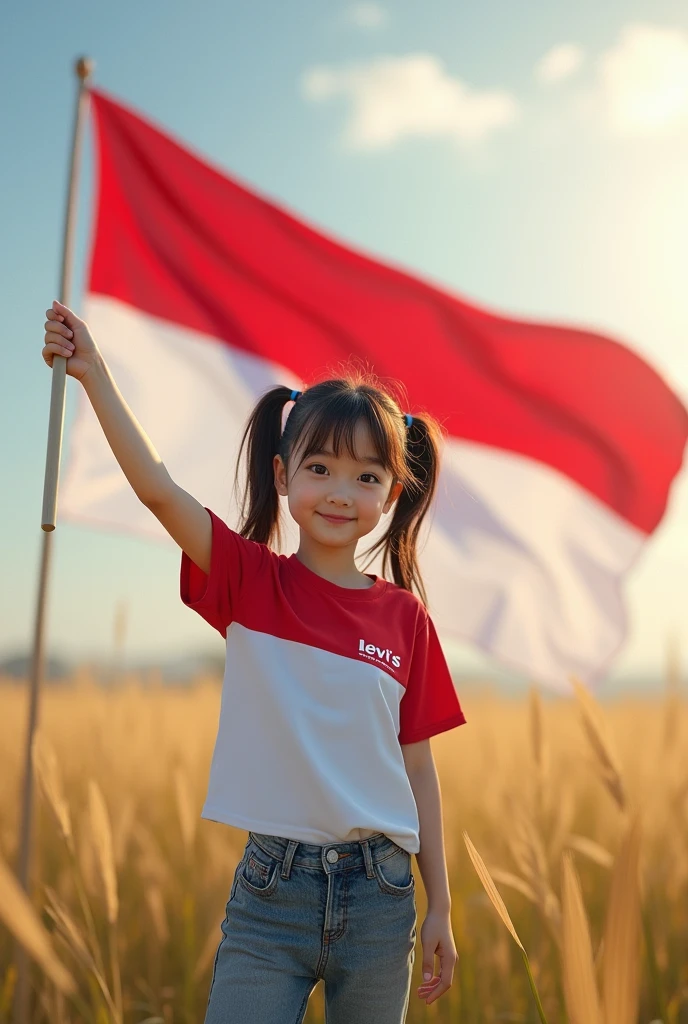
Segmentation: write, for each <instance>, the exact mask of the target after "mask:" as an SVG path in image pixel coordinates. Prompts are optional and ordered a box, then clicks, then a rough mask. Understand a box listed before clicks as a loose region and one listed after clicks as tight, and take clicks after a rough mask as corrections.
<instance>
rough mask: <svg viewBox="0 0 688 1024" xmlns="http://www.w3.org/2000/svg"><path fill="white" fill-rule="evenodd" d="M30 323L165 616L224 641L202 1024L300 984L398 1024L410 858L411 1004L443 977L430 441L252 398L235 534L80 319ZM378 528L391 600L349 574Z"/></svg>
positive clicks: (354, 416)
mask: <svg viewBox="0 0 688 1024" xmlns="http://www.w3.org/2000/svg"><path fill="white" fill-rule="evenodd" d="M47 318H48V319H47V322H46V324H45V330H46V334H45V347H44V348H43V358H44V359H45V361H46V363H47V364H48V366H52V361H53V357H54V355H55V353H57V354H58V355H64V356H66V357H67V373H68V374H69V375H70V376H72V377H75V378H77V379H78V380H79V381H81V383H82V385H83V387H84V388H85V390H86V393H87V395H88V397H89V400H90V402H91V404H92V405H93V408H94V410H95V413H96V415H97V417H98V419H99V421H100V424H101V426H102V428H103V431H104V433H105V436H106V438H107V441H108V443H109V444H110V447H111V448H112V451H113V452H114V455H115V457H116V458H117V460H118V462H119V464H120V466H121V467H122V470H123V472H124V474H125V476H126V477H127V479H128V480H129V483H130V484H131V486H132V487H133V489H134V491H135V492H136V494H137V496H138V497H139V499H140V500H141V501H142V502H143V503H144V504H145V505H146V506H147V507H148V508H149V509H150V510H151V512H152V513H153V514H154V515H155V516H156V517H157V518H158V519H159V520H160V522H161V523H162V525H163V526H164V527H165V529H166V530H167V531H168V533H169V534H170V536H171V537H173V538H174V540H175V541H176V542H177V543H178V544H179V546H180V548H181V549H182V554H181V573H180V589H181V599H182V601H184V603H185V604H186V605H188V607H189V608H193V609H194V611H196V612H198V613H199V614H200V615H202V616H203V618H204V619H205V620H206V621H207V622H208V623H210V625H211V626H213V627H214V628H215V629H217V630H218V631H219V632H220V633H221V635H222V636H223V637H226V646H227V662H226V672H225V679H224V685H223V691H222V705H221V711H220V720H219V727H218V734H217V741H216V744H215V750H214V754H213V759H212V766H211V770H210V781H209V786H208V793H207V799H206V802H205V805H204V807H203V812H202V814H203V817H205V818H209V819H211V820H213V821H222V822H225V823H227V824H229V825H234V826H235V827H237V828H240V829H245V830H247V831H248V841H247V843H246V846H245V849H244V853H243V856H242V858H241V860H240V862H239V864H238V866H237V868H236V871H235V874H234V880H233V883H232V886H231V891H230V894H229V901H228V903H227V906H226V914H225V919H224V922H223V923H222V933H223V938H222V941H221V942H220V945H219V948H218V950H217V955H216V957H215V964H214V968H213V976H212V982H211V987H210V995H209V999H208V1007H207V1013H206V1018H205V1020H206V1024H230V1022H231V1024H249V1022H250V1024H254V1022H259V1024H294V1022H296V1024H299V1022H300V1021H302V1020H303V1017H304V1014H305V1012H306V1005H307V1003H308V998H309V995H310V993H311V991H312V990H313V988H314V986H315V985H316V984H317V982H318V980H319V979H320V978H323V979H324V984H325V1004H326V1015H327V1021H328V1024H400V1022H403V1021H404V1020H405V1018H406V1013H407V1009H408V1003H409V994H410V986H411V972H412V968H413V962H414V946H415V938H416V901H415V880H414V877H413V874H412V871H411V855H412V854H416V855H417V861H418V865H419V867H420V871H421V875H422V878H423V883H424V886H425V890H426V893H427V898H428V911H427V916H426V917H425V920H424V922H423V925H422V928H421V932H420V937H421V943H422V948H423V974H424V978H425V979H426V980H425V981H424V983H423V984H422V985H420V987H419V988H418V990H417V994H418V996H419V998H423V999H425V1000H426V1002H427V1003H431V1002H433V1001H434V1000H435V999H437V998H438V997H439V996H440V995H441V994H442V993H444V992H446V991H447V989H448V988H449V986H450V985H451V983H452V977H453V971H454V965H455V962H456V948H455V945H454V939H453V936H452V930H451V922H450V905H451V903H450V892H449V885H448V880H447V870H446V860H445V854H444V845H443V831H442V815H441V798H440V791H439V784H438V780H437V774H436V772H435V766H434V762H433V758H432V753H431V750H430V742H429V739H430V737H431V736H434V735H436V734H437V733H441V732H444V731H446V730H448V729H453V728H454V727H455V726H458V725H461V724H462V723H463V722H464V721H465V719H464V715H463V713H462V711H461V706H460V704H459V700H458V698H457V696H456V693H455V690H454V686H453V683H452V680H451V676H450V674H449V670H448V667H447V664H446V661H445V659H444V656H443V654H442V650H441V648H440V646H439V642H438V639H437V635H436V632H435V628H434V626H433V623H432V621H431V619H430V618H429V616H428V613H427V611H426V607H425V605H426V601H425V593H424V589H423V584H422V580H421V576H420V572H419V569H418V564H417V558H416V540H417V536H418V531H419V528H420V526H421V523H422V521H423V518H424V516H425V514H426V512H427V511H428V508H429V507H430V504H431V501H432V497H433V493H434V490H435V486H436V481H437V473H438V443H439V441H440V439H441V434H440V430H439V427H438V425H437V423H436V422H435V421H434V420H432V418H431V417H429V416H423V417H417V416H410V415H408V414H407V415H404V414H403V412H402V410H401V409H400V407H399V405H398V404H397V402H396V401H395V399H394V398H393V397H392V396H391V395H390V394H388V393H387V392H385V391H383V390H380V388H379V387H376V386H375V385H374V384H373V383H371V381H370V379H368V378H363V377H361V376H360V375H359V376H355V375H352V376H345V377H344V378H342V379H336V380H325V381H321V382H320V383H317V384H314V385H312V386H311V387H309V388H307V389H306V390H305V391H303V392H299V391H292V390H291V389H290V388H286V387H281V386H277V387H273V388H271V389H270V390H269V391H268V392H267V393H266V394H264V395H263V397H262V398H261V399H260V400H259V401H258V403H257V404H256V406H255V408H254V410H253V412H252V414H251V416H250V418H249V421H248V424H247V427H246V430H245V432H244V435H243V438H242V441H241V445H240V458H241V454H242V452H244V450H245V451H246V454H247V464H248V481H247V486H246V490H245V492H244V501H243V507H242V517H243V520H244V525H243V527H242V529H241V530H240V531H239V532H235V531H234V530H231V529H230V528H229V527H228V526H227V525H226V524H225V523H224V522H223V521H222V520H221V519H220V518H218V516H217V515H215V513H214V512H212V511H211V510H210V509H206V508H204V507H203V506H202V505H201V504H200V503H199V502H198V501H196V499H195V498H193V497H192V496H191V495H190V494H188V493H187V492H186V491H184V490H183V489H182V488H181V487H180V486H179V485H178V484H176V483H175V482H174V480H172V479H171V478H170V476H169V474H168V472H167V470H166V469H165V466H164V465H163V463H162V462H161V460H160V458H159V456H158V454H157V452H156V451H155V449H154V448H153V446H152V444H151V442H150V441H149V440H148V438H147V436H146V434H145V433H144V431H143V429H142V428H141V426H140V425H139V424H138V423H137V421H136V419H135V417H134V416H133V414H132V412H131V410H130V409H129V408H128V406H127V404H126V402H125V401H124V399H123V397H122V395H121V394H120V392H119V390H118V388H117V386H116V384H115V383H114V381H113V379H112V376H111V375H110V372H109V370H108V368H107V366H106V364H105V362H104V360H103V357H102V355H101V353H100V352H99V350H98V347H97V346H96V344H95V342H94V340H93V338H92V337H91V335H90V333H89V330H88V327H87V325H86V324H85V323H84V321H83V320H81V319H79V317H78V316H76V314H75V313H73V312H72V311H71V310H70V309H68V308H67V307H66V306H63V305H62V304H60V303H59V302H54V303H53V306H52V309H49V310H48V311H47ZM288 403H293V404H292V405H291V406H290V410H289V414H288V416H287V419H286V424H285V426H284V429H282V422H283V411H284V407H285V406H286V405H287V404H288ZM279 495H284V496H286V498H287V502H288V506H289V512H290V514H291V515H292V516H293V518H294V519H295V521H296V522H297V524H298V526H299V533H300V542H299V548H298V551H296V553H295V554H292V555H289V556H286V555H278V554H276V553H275V552H274V551H273V550H271V548H270V546H269V545H270V542H271V540H272V539H273V537H274V536H275V535H276V536H278V537H279V504H280V503H279ZM390 513H391V515H390ZM383 515H384V516H388V515H389V516H390V523H389V527H388V529H387V531H386V533H385V535H384V536H383V537H382V539H381V540H380V541H378V543H377V544H376V545H374V546H373V548H371V552H372V551H373V550H375V549H376V548H380V547H382V548H383V550H384V558H383V567H382V571H383V574H386V573H387V570H388V567H389V568H391V573H392V576H393V577H394V583H392V582H390V581H388V580H386V579H384V578H383V577H380V576H374V575H370V574H367V573H362V572H360V571H359V570H358V569H357V567H356V564H355V562H354V557H355V554H356V545H357V543H358V541H359V540H360V539H361V538H362V537H364V536H366V534H369V533H370V532H371V531H372V530H373V529H374V528H375V526H376V525H377V523H378V521H379V519H380V517H381V516H383ZM369 553H370V552H369ZM414 587H415V589H416V590H417V591H418V592H419V594H420V598H419V597H417V596H416V595H415V594H414V593H413V588H414ZM435 956H437V957H438V959H439V963H440V970H439V974H437V975H435V974H434V957H435Z"/></svg>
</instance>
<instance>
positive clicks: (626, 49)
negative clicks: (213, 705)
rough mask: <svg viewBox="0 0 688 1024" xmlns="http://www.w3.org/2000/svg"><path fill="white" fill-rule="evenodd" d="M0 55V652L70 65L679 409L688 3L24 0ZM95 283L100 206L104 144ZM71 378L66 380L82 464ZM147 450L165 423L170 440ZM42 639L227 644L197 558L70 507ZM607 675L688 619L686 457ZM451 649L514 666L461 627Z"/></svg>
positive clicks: (348, 227) (28, 620) (483, 662)
mask: <svg viewBox="0 0 688 1024" xmlns="http://www.w3.org/2000/svg"><path fill="white" fill-rule="evenodd" d="M5 38H6V41H7V45H6V46H5V48H4V53H3V61H2V62H1V63H0V90H1V91H2V95H3V97H5V102H4V103H3V108H2V111H1V112H0V124H1V125H2V132H3V138H4V140H5V145H4V152H3V159H2V162H1V163H0V207H1V208H0V216H1V220H0V223H2V225H3V236H4V245H3V246H2V248H1V250H0V273H1V275H2V283H3V289H2V293H3V296H4V299H3V301H4V316H3V319H4V324H5V330H4V332H3V337H4V339H5V356H4V360H3V370H2V372H1V373H0V429H1V432H2V433H1V437H2V441H1V442H0V472H1V477H0V479H2V481H3V488H2V500H1V502H0V558H1V561H0V564H1V565H2V585H1V586H0V657H3V656H7V655H10V654H13V653H17V652H20V651H26V650H28V649H29V648H30V646H31V640H32V635H33V628H34V615H35V602H36V591H37V574H38V567H39V561H40V551H41V544H42V531H41V529H40V514H41V501H42V492H43V474H44V467H45V446H46V438H47V424H48V409H49V398H50V371H49V370H48V368H47V367H46V366H45V364H44V363H43V360H42V358H41V355H40V350H41V348H42V345H43V322H44V319H45V315H44V311H45V309H46V308H47V306H48V305H49V304H50V302H51V301H52V299H53V298H54V297H56V296H57V288H58V279H59V259H60V252H61V245H62V230H63V218H64V202H65V190H66V178H67V166H68V157H69V145H70V135H71V124H72V117H73V107H74V95H75V79H74V74H73V70H72V68H73V63H74V60H75V58H76V57H78V56H80V55H82V54H86V55H88V56H90V57H92V58H93V59H94V60H95V62H96V68H95V75H94V81H95V82H96V83H97V84H98V85H99V86H100V87H101V88H103V89H105V90H106V91H108V92H110V93H112V94H113V95H114V96H116V97H118V98H119V99H120V100H122V101H123V102H125V103H127V104H130V105H132V106H133V107H135V108H138V109H139V110H140V111H141V112H143V113H144V114H145V115H147V116H148V117H150V118H152V119H153V120H154V121H155V122H157V123H159V124H160V125H161V126H163V127H165V128H166V129H168V130H169V131H171V132H172V133H173V134H174V135H176V136H177V137H179V138H180V139H182V140H184V141H185V142H186V143H188V144H189V145H191V146H192V147H193V148H194V149H195V150H196V151H197V152H198V153H200V154H203V155H205V156H206V157H207V158H208V159H210V160H211V161H212V162H214V163H216V164H218V165H220V166H221V167H224V168H226V169H227V171H228V172H229V173H231V174H235V175H237V176H238V177H239V178H240V179H243V180H244V181H245V182H247V183H249V184H251V185H252V186H254V187H255V188H256V189H258V190H259V191H260V192H262V193H263V194H265V195H267V196H271V197H272V198H274V199H275V200H277V201H278V202H280V203H282V204H284V205H285V206H287V207H288V208H290V209H291V210H292V211H294V212H295V213H297V214H301V215H303V216H304V217H305V218H306V219H307V220H309V221H310V222H311V223H313V224H315V225H319V226H321V227H322V228H323V229H324V230H326V231H327V232H329V233H332V234H334V235H335V236H337V237H339V238H340V239H341V240H343V241H345V242H349V243H351V244H352V245H354V246H356V247H357V248H361V249H364V250H366V251H367V252H369V253H371V254H373V255H376V256H378V257H380V258H383V259H390V260H393V261H394V263H396V264H397V265H400V266H403V267H405V268H406V269H408V270H411V271H414V270H415V271H417V272H418V273H420V274H421V275H422V276H423V277H425V278H426V279H428V280H430V281H434V282H436V283H437V284H439V285H441V286H442V287H444V288H448V289H450V290H452V291H454V292H455V293H456V294H458V295H460V296H462V297H463V298H465V299H467V300H468V301H471V300H473V301H475V302H477V303H480V304H482V305H484V306H487V307H489V308H492V309H493V310H495V311H496V312H500V313H503V314H504V315H507V316H515V317H519V316H522V317H524V318H529V319H541V320H550V321H554V322H557V323H570V324H576V325H578V326H580V327H584V328H585V327H588V328H591V329H594V330H597V331H600V332H602V333H606V334H609V335H610V336H612V337H614V338H616V339H617V340H619V341H622V342H623V343H624V344H626V345H628V346H629V347H631V348H633V349H634V350H635V351H637V352H638V353H639V354H641V355H642V356H643V357H644V358H645V359H646V360H648V361H649V362H650V363H651V364H652V365H653V366H654V367H655V368H656V369H657V370H658V371H659V372H660V373H661V374H662V375H663V376H664V377H665V379H666V380H667V381H668V382H669V383H670V385H671V386H672V387H673V388H674V390H675V391H676V392H677V393H678V394H679V395H680V396H681V397H682V398H683V400H684V401H686V402H688V344H686V337H687V333H686V332H687V328H688V289H687V288H686V283H685V268H686V267H687V266H688V186H687V185H686V182H688V8H686V6H685V4H682V3H678V2H673V0H672V2H670V0H651V2H650V0H644V2H641V0H634V2H621V0H608V2H607V3H606V4H604V5H600V4H599V2H597V0H595V2H593V0H580V2H579V3H577V4H575V5H574V4H569V5H564V4H552V3H549V2H546V0H532V2H531V3H529V4H514V3H512V2H509V0H483V3H481V4H480V5H475V4H471V5H468V4H456V3H455V2H453V0H425V2H423V3H420V2H419V0H389V2H384V3H353V4H348V3H346V2H345V0H343V2H341V3H336V2H331V3H328V4H323V3H315V2H314V0H292V2H290V3H289V4H284V3H278V2H275V0H271V2H266V0H253V2H252V3H251V4H237V3H235V2H227V0H222V2H220V0H217V2H212V3H211V2H207V0H196V2H195V3H194V4H193V6H192V5H191V4H190V3H188V2H187V3H183V2H181V0H165V3H162V2H160V0H146V3H145V4H140V3H136V4H135V3H133V2H131V0H120V3H118V4H117V5H97V4H92V3H85V2H84V3H76V2H70V0H65V2H63V3H61V4H60V5H55V4H48V3H44V2H31V0H29V2H28V3H26V4H23V5H14V6H13V9H12V11H11V13H8V14H7V15H6V35H5ZM85 142H86V147H85V149H86V151H85V155H84V161H83V167H82V179H81V188H80V195H79V209H78V215H79V221H78V245H77V258H76V282H75V294H74V298H73V304H74V306H75V308H76V309H77V310H78V308H79V302H80V299H81V295H82V291H81V288H82V281H83V275H84V253H85V249H86V243H87V239H88V230H89V221H90V215H91V195H92V160H91V152H90V132H89V133H88V134H87V137H86V140H85ZM78 386H79V385H78V384H77V383H76V382H75V381H72V380H68V388H67V410H66V419H65V448H64V451H63V471H64V466H65V459H68V457H69V428H70V422H71V419H72V416H73V412H74V408H75V399H76V389H77V388H78ZM152 440H153V442H154V443H155V438H153V439H152ZM53 540H54V559H53V566H52V576H51V586H50V599H49V606H48V625H47V633H46V644H47V650H48V652H49V653H51V654H55V655H63V656H67V657H79V658H90V657H103V656H105V657H107V656H108V655H109V653H110V652H111V651H112V645H113V632H114V627H113V623H114V620H115V618H116V611H117V608H118V607H122V606H125V607H126V609H127V611H126V621H127V626H126V651H127V654H128V655H129V657H131V658H144V657H145V658H161V659H164V660H168V659H170V658H174V657H180V656H183V655H185V654H190V653H197V652H198V653H202V652H208V653H214V654H218V653H221V652H222V647H223V643H222V639H221V638H220V637H219V635H217V634H216V633H215V632H214V631H213V630H211V629H210V627H208V626H207V625H206V624H205V623H204V622H203V621H202V620H201V619H200V617H198V616H196V615H195V614H194V613H193V612H190V611H189V610H188V609H186V608H184V607H183V605H182V604H181V601H180V599H179V591H178V582H179V553H178V551H177V550H176V549H175V548H173V547H169V548H168V547H163V546H162V545H157V544H155V543H154V542H151V541H145V540H139V539H136V538H133V537H126V536H120V535H116V534H112V533H106V532H104V531H99V530H96V529H92V528H85V527H83V526H77V525H75V524H71V523H68V522H64V523H62V522H60V521H59V507H58V527H57V531H56V533H55V535H54V538H53ZM625 593H626V600H627V609H628V616H629V632H628V638H627V640H626V643H625V645H624V647H623V649H622V651H621V652H620V654H619V655H618V656H617V659H616V661H615V662H614V664H613V666H612V668H611V671H610V675H609V679H610V680H613V679H622V678H626V677H628V676H633V675H638V674H661V672H662V671H663V666H664V662H665V657H666V649H667V638H668V637H669V636H670V635H673V636H676V637H678V638H679V643H680V637H681V635H682V633H683V629H684V625H685V621H686V616H687V614H688V612H687V609H688V476H687V474H686V470H683V471H682V473H681V474H680V475H679V477H678V478H677V480H676V481H675V483H674V486H673V488H672V492H671V495H670V501H669V505H668V509H667V513H666V515H665V517H664V520H663V521H662V523H661V524H660V526H659V527H658V529H657V530H656V531H655V533H654V534H653V535H652V537H651V538H650V540H649V541H648V543H647V544H646V546H645V549H644V552H643V554H642V556H641V558H640V560H639V561H638V562H637V563H636V565H635V567H634V568H633V570H632V572H631V573H630V575H629V576H628V577H627V580H626V586H625ZM446 650H447V652H448V654H449V655H450V659H451V662H452V665H453V666H455V667H457V668H458V669H459V670H465V671H474V670H475V671H478V670H480V671H481V672H482V671H485V670H487V671H494V672H495V673H497V674H498V672H499V667H498V666H496V665H495V664H494V662H492V661H491V660H489V659H487V658H486V657H484V656H482V655H481V654H479V653H478V652H476V651H475V650H473V649H472V648H471V647H469V646H468V645H465V644H458V643H455V642H447V644H446Z"/></svg>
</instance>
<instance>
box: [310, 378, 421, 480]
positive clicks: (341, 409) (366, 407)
mask: <svg viewBox="0 0 688 1024" xmlns="http://www.w3.org/2000/svg"><path fill="white" fill-rule="evenodd" d="M383 417H384V418H385V419H389V416H388V414H386V413H385V412H384V411H383V410H381V409H379V408H377V404H376V403H375V402H374V401H370V398H369V397H368V396H367V395H363V394H361V393H360V392H351V391H349V392H348V393H346V392H345V393H340V394H338V395H335V396H328V397H327V398H326V400H324V401H322V402H318V404H317V405H316V407H315V408H314V409H312V410H310V412H309V413H308V415H307V416H306V418H305V420H304V422H303V425H302V426H301V430H300V431H299V437H298V440H297V441H296V447H297V448H298V450H299V451H300V452H301V455H300V458H299V462H298V465H299V466H300V465H301V463H302V462H303V461H304V460H305V459H307V458H308V457H309V456H310V455H315V454H317V453H319V452H321V451H322V450H323V449H324V448H325V447H326V445H327V442H328V441H329V440H330V439H331V442H332V450H333V451H334V454H335V456H336V457H337V458H339V456H340V454H341V452H342V450H343V448H345V449H346V451H347V452H348V454H349V455H350V456H351V458H352V459H357V460H359V461H362V459H361V456H362V455H371V454H373V453H374V454H375V456H376V457H377V458H378V459H379V460H380V462H381V463H382V465H383V466H384V468H385V469H386V470H388V471H389V472H390V473H392V474H393V475H394V476H396V477H399V476H401V475H402V474H403V469H404V466H403V460H402V457H401V456H402V452H401V448H400V445H399V443H397V444H395V443H394V439H393V437H394V433H393V431H390V430H389V428H388V429H385V424H384V422H383ZM359 422H363V423H364V424H365V425H366V426H367V427H368V432H369V434H370V444H372V448H373V451H372V452H370V451H365V452H357V451H356V437H355V434H356V426H357V424H358V423H359ZM390 435H392V436H390ZM297 468H298V467H297Z"/></svg>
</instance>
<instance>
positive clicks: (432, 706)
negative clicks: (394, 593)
mask: <svg viewBox="0 0 688 1024" xmlns="http://www.w3.org/2000/svg"><path fill="white" fill-rule="evenodd" d="M465 721H466V718H465V716H464V713H463V711H462V710H461V705H460V703H459V698H458V696H457V694H456V690H455V689H454V682H453V680H452V677H451V674H450V672H449V666H448V665H447V661H446V658H445V657H444V652H443V651H442V648H441V647H440V642H439V640H438V638H437V633H436V631H435V626H434V625H433V622H432V619H430V617H429V616H428V615H425V617H424V621H423V623H422V625H421V628H420V629H419V631H418V633H417V634H416V638H415V641H414V644H413V654H412V655H411V668H410V671H409V677H408V682H407V684H406V692H405V694H404V696H403V697H402V698H401V704H400V705H399V723H400V724H399V743H400V744H404V743H418V742H419V741H420V740H426V739H428V738H429V737H430V736H435V735H437V733H440V732H446V731H447V730H448V729H454V728H456V726H457V725H463V724H464V722H465Z"/></svg>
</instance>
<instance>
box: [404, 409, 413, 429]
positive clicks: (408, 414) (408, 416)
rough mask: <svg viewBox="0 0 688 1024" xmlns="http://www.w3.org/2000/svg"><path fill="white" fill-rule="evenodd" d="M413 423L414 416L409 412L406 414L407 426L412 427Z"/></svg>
mask: <svg viewBox="0 0 688 1024" xmlns="http://www.w3.org/2000/svg"><path fill="white" fill-rule="evenodd" d="M412 423H413V416H412V415H411V413H410V412H407V413H406V426H407V427H410V426H411V424H412Z"/></svg>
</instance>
